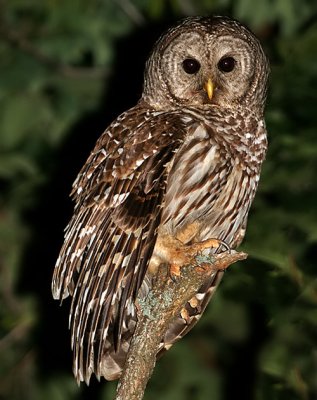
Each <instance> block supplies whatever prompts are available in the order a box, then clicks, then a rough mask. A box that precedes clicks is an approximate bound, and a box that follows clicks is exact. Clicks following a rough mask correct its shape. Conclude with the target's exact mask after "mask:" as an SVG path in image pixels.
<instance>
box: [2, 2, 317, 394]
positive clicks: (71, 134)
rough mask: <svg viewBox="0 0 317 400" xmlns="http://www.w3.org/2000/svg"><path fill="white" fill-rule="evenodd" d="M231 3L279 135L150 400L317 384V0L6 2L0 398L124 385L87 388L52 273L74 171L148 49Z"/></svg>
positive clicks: (122, 99) (136, 87)
mask: <svg viewBox="0 0 317 400" xmlns="http://www.w3.org/2000/svg"><path fill="white" fill-rule="evenodd" d="M200 14H203V15H209V14H218V15H231V16H233V17H235V18H238V19H240V20H241V21H243V22H245V23H246V24H247V25H248V26H249V27H250V28H251V29H252V30H253V31H254V32H255V33H256V34H257V35H258V37H259V38H260V39H261V41H262V43H263V45H264V48H265V50H266V52H267V54H268V56H269V58H270V60H271V66H272V75H271V83H270V93H269V99H268V106H267V112H266V119H267V126H268V131H269V141H270V147H269V152H268V156H267V160H266V162H265V165H264V168H263V174H262V179H261V182H260V188H259V191H258V194H257V197H256V201H255V202H254V205H253V207H252V212H251V214H250V218H249V226H248V231H247V236H246V240H245V242H244V244H243V246H242V249H243V250H245V251H247V252H248V253H249V255H250V256H249V259H248V260H247V261H245V262H243V263H239V264H235V265H234V266H232V267H231V268H230V270H229V271H228V272H227V273H226V274H225V278H224V280H223V281H222V283H221V286H220V288H219V289H218V291H217V294H216V296H215V298H214V299H213V301H212V303H211V304H210V306H209V307H208V309H207V311H206V312H205V314H204V316H203V318H202V319H201V321H200V322H199V324H198V325H197V326H196V327H195V329H194V330H193V331H192V332H191V333H190V334H189V335H188V336H187V337H186V338H185V339H183V340H182V341H181V342H180V343H178V344H177V345H175V346H174V347H173V348H172V350H170V351H169V352H168V353H167V354H166V355H165V356H164V357H163V358H162V359H161V360H160V361H159V363H158V364H157V367H156V370H155V373H154V375H153V377H152V380H151V381H150V383H149V386H148V388H147V392H146V396H145V399H148V400H150V399H160V398H164V399H165V400H186V399H197V400H206V399H213V400H231V399H232V398H241V399H244V400H251V399H252V400H253V399H256V400H271V399H273V400H275V399H276V400H284V399H285V400H295V399H300V400H308V399H316V398H317V309H316V305H317V281H316V268H317V266H316V265H315V264H316V262H315V259H316V253H317V206H316V203H317V185H316V180H317V179H316V169H317V3H316V1H308V0H306V1H303V0H289V1H287V0H279V1H275V2H273V1H270V0H261V1H258V2H255V1H251V0H237V1H231V0H226V1H224V0H215V1H211V0H209V1H208V0H201V1H194V0H186V1H185V0H184V1H181V0H179V1H176V0H174V1H172V0H170V1H167V0H166V1H158V0H151V1H145V0H136V1H132V0H130V1H129V0H116V1H115V0H114V1H110V0H108V1H107V0H90V1H86V0H76V1H71V0H64V1H62V0H43V1H37V0H28V1H27V0H25V1H23V0H10V1H9V0H7V1H5V0H1V1H0V191H1V198H0V274H1V276H0V399H12V400H20V399H21V400H22V399H23V400H29V399H30V400H31V399H32V400H37V399H39V400H42V399H45V400H66V399H67V400H75V399H86V398H87V399H88V398H89V399H91V400H92V399H96V400H101V399H107V400H111V399H112V398H113V392H114V389H115V385H114V384H113V383H106V382H105V381H102V382H101V383H98V382H97V381H96V380H93V381H92V383H91V386H90V387H89V388H87V387H85V386H84V385H82V386H81V387H80V388H78V387H77V385H76V383H75V380H74V378H73V376H72V372H71V351H70V338H69V331H68V328H67V324H68V322H67V321H68V310H69V302H68V301H65V303H64V305H63V307H59V306H58V303H57V302H54V301H53V300H52V298H51V293H50V280H51V276H52V271H53V267H54V263H55V260H56V258H57V255H58V251H59V248H60V246H61V244H62V241H63V229H64V227H65V225H66V224H67V222H68V220H69V218H70V216H71V213H72V205H71V202H70V200H69V198H68V194H69V192H70V189H71V184H72V182H73V180H74V179H75V177H76V174H77V172H78V171H79V169H80V167H81V165H82V164H83V162H84V161H85V160H86V158H87V156H88V154H89V152H90V150H91V149H92V147H93V145H94V143H95V141H96V139H97V138H98V136H99V135H100V134H101V132H102V131H103V130H104V128H105V127H106V126H107V125H108V124H109V123H110V122H111V121H112V120H113V119H114V118H115V117H116V116H117V115H118V114H119V113H120V112H122V111H124V110H125V109H127V108H129V107H130V106H132V105H134V104H135V102H136V101H137V100H138V98H139V97H140V94H141V91H142V79H143V68H144V63H145V60H146V57H147V55H148V53H149V51H150V49H151V46H152V45H153V43H154V41H155V40H156V39H157V38H158V36H159V35H160V33H162V31H164V29H165V28H166V27H167V26H169V24H170V23H174V22H175V21H176V20H177V19H179V18H181V17H183V16H186V15H200Z"/></svg>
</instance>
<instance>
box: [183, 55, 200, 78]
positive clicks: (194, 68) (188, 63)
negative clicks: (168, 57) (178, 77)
mask: <svg viewBox="0 0 317 400" xmlns="http://www.w3.org/2000/svg"><path fill="white" fill-rule="evenodd" d="M182 65H183V70H184V71H185V72H186V74H191V75H192V74H196V73H197V72H198V71H199V70H200V63H199V61H197V60H195V59H194V58H186V59H185V60H184V61H183V63H182Z"/></svg>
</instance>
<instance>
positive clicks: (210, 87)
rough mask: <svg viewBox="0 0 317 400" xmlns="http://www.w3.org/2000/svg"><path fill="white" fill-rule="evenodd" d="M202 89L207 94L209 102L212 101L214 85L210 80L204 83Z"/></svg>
mask: <svg viewBox="0 0 317 400" xmlns="http://www.w3.org/2000/svg"><path fill="white" fill-rule="evenodd" d="M204 88H205V90H206V92H207V95H208V98H209V100H211V99H212V95H213V93H214V84H213V83H212V81H211V79H210V78H209V79H208V81H207V82H206V83H205V85H204Z"/></svg>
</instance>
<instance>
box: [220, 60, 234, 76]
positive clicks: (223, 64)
mask: <svg viewBox="0 0 317 400" xmlns="http://www.w3.org/2000/svg"><path fill="white" fill-rule="evenodd" d="M235 66H236V60H235V59H234V58H233V57H223V58H222V59H221V60H220V61H219V62H218V69H219V70H220V71H221V72H231V71H233V69H234V67H235Z"/></svg>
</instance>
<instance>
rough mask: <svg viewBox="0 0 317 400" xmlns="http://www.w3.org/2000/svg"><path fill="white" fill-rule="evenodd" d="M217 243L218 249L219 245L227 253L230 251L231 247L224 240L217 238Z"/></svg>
mask: <svg viewBox="0 0 317 400" xmlns="http://www.w3.org/2000/svg"><path fill="white" fill-rule="evenodd" d="M219 243H220V244H219V246H218V249H220V247H221V246H223V247H224V248H225V251H227V252H228V253H229V254H230V253H231V247H230V246H229V245H228V243H226V242H225V241H224V240H219ZM218 249H217V250H218Z"/></svg>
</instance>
